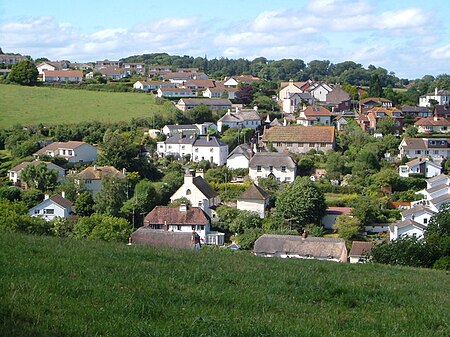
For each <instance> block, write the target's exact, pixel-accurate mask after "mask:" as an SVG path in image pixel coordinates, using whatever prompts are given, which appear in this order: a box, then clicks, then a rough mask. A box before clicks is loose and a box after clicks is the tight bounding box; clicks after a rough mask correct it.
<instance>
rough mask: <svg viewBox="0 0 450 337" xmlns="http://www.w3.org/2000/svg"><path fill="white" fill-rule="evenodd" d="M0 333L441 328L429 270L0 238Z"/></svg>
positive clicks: (403, 331)
mask: <svg viewBox="0 0 450 337" xmlns="http://www.w3.org/2000/svg"><path fill="white" fill-rule="evenodd" d="M0 247H2V249H1V250H0V265H1V266H2V267H1V273H0V317H1V320H0V322H1V323H0V335H1V336H15V337H21V336H24V337H25V336H27V337H28V336H46V337H47V336H60V337H61V336H63V337H64V336H67V337H69V336H70V337H73V336H365V337H366V336H377V337H378V336H427V337H430V336H448V335H449V334H450V293H449V292H448V291H447V289H449V287H450V279H449V276H448V275H447V273H445V272H440V271H436V270H426V269H412V268H399V267H390V266H384V265H373V264H366V265H350V264H337V263H332V262H321V261H312V260H297V259H288V260H283V259H277V258H261V257H255V256H253V255H250V254H248V253H246V252H230V251H225V250H221V249H213V250H208V249H204V250H201V251H199V252H196V251H193V250H192V251H191V250H186V251H185V250H183V251H181V250H170V249H159V250H158V249H153V248H149V247H143V246H127V245H125V244H108V243H105V242H95V241H76V240H72V239H60V238H54V237H38V236H25V235H19V234H4V233H2V235H1V236H0Z"/></svg>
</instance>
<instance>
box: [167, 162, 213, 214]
mask: <svg viewBox="0 0 450 337" xmlns="http://www.w3.org/2000/svg"><path fill="white" fill-rule="evenodd" d="M196 173H198V174H197V175H196ZM181 198H186V199H188V200H189V202H190V203H191V205H192V206H193V207H200V208H201V209H202V210H203V212H205V213H206V214H207V215H208V216H209V217H212V218H215V217H216V214H215V211H214V210H215V208H216V207H217V206H219V204H220V197H219V194H218V193H217V192H216V191H214V189H213V188H212V187H211V185H209V184H208V182H207V181H206V180H205V179H203V172H195V171H193V170H192V171H188V172H186V174H185V175H184V183H183V185H182V186H181V187H180V188H179V189H178V190H177V191H176V192H175V193H174V194H173V195H172V196H171V197H170V201H172V202H173V201H174V200H177V199H181Z"/></svg>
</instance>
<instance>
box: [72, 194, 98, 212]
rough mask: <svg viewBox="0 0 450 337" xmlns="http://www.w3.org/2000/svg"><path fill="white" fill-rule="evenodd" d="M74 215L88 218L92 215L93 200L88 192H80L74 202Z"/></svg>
mask: <svg viewBox="0 0 450 337" xmlns="http://www.w3.org/2000/svg"><path fill="white" fill-rule="evenodd" d="M75 210H76V213H77V214H78V215H80V216H90V215H91V214H92V213H94V198H92V196H91V194H90V193H89V192H88V191H84V192H82V193H81V194H80V195H79V196H78V197H77V200H76V201H75Z"/></svg>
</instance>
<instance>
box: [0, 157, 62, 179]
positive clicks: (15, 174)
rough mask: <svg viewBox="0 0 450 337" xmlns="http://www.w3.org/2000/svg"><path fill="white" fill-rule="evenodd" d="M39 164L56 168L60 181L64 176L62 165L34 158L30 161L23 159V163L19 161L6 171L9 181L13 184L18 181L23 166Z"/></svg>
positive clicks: (49, 168) (50, 168) (52, 168)
mask: <svg viewBox="0 0 450 337" xmlns="http://www.w3.org/2000/svg"><path fill="white" fill-rule="evenodd" d="M39 164H45V165H46V167H47V169H48V170H56V171H57V172H58V181H61V180H62V179H63V178H64V176H65V170H64V169H63V168H62V167H60V166H58V165H55V164H53V163H51V162H43V161H40V160H34V161H32V162H29V161H24V162H23V163H20V164H19V165H16V166H14V167H13V168H11V169H10V170H9V171H8V179H9V181H11V182H12V183H13V184H18V183H20V175H21V173H22V170H23V169H24V168H26V167H28V166H29V165H33V166H37V165H39Z"/></svg>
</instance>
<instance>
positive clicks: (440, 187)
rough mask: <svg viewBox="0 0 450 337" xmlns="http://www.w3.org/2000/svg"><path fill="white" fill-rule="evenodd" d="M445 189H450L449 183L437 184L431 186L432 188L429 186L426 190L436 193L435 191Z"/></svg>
mask: <svg viewBox="0 0 450 337" xmlns="http://www.w3.org/2000/svg"><path fill="white" fill-rule="evenodd" d="M444 189H448V185H446V184H441V185H436V186H433V187H431V188H429V189H427V190H425V191H426V192H427V193H434V192H437V191H440V190H444Z"/></svg>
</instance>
